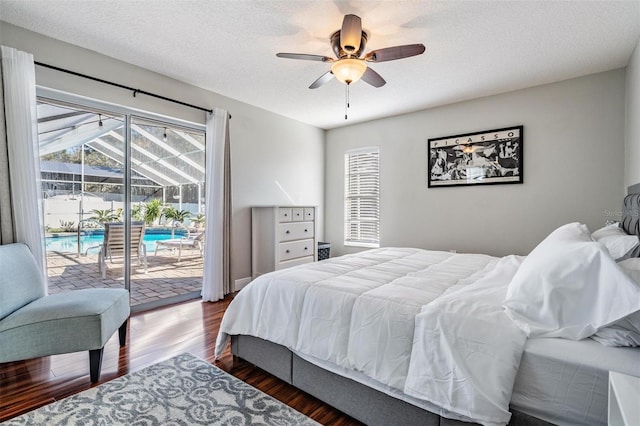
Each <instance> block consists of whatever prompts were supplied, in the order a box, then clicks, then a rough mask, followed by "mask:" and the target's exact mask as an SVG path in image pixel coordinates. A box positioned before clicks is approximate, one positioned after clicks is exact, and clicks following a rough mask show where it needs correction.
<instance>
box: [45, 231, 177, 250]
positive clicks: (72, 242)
mask: <svg viewBox="0 0 640 426" xmlns="http://www.w3.org/2000/svg"><path fill="white" fill-rule="evenodd" d="M181 236H182V235H181V233H179V232H176V233H175V234H174V238H180V237H181ZM168 239H171V233H170V232H169V233H145V234H144V238H143V239H142V241H143V242H144V244H145V245H146V246H147V253H153V252H154V251H155V249H156V241H160V240H168ZM103 241H104V235H103V233H102V232H100V233H96V234H92V235H81V236H80V253H82V254H84V253H85V252H86V251H87V250H89V254H92V253H93V254H97V253H98V250H99V248H100V244H102V242H103ZM45 247H46V250H47V251H57V252H62V253H77V252H78V237H77V236H75V235H69V236H67V235H65V236H62V237H47V238H45Z"/></svg>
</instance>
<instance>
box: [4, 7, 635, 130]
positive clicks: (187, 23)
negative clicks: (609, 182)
mask: <svg viewBox="0 0 640 426" xmlns="http://www.w3.org/2000/svg"><path fill="white" fill-rule="evenodd" d="M348 13H353V14H356V15H358V16H360V17H361V18H362V23H363V28H364V30H365V31H367V33H368V34H369V41H368V43H367V49H366V51H369V50H373V49H379V48H383V47H389V46H394V45H400V44H411V43H423V44H424V45H425V46H426V48H427V51H426V53H425V54H423V55H421V56H417V57H412V58H406V59H402V60H398V61H394V62H384V63H379V64H372V65H371V67H372V68H373V69H374V70H375V71H377V72H378V73H379V74H381V75H382V76H383V77H384V78H385V79H386V80H387V84H386V85H385V86H384V87H382V88H378V89H376V88H374V87H372V86H369V85H367V84H366V83H364V82H358V83H355V84H354V85H353V86H352V87H351V109H350V110H349V120H348V121H345V120H344V95H345V93H344V87H345V86H344V85H342V84H340V83H338V82H337V81H336V80H333V81H331V82H329V83H327V84H326V85H324V86H322V87H320V88H319V89H315V90H310V89H308V88H307V87H308V86H309V85H310V84H311V83H312V82H313V81H314V80H315V79H316V78H317V77H319V76H320V75H321V74H323V73H324V72H326V71H328V70H329V64H325V63H320V62H308V61H299V60H291V59H280V58H276V56H275V54H276V53H277V52H297V53H310V54H317V55H327V56H332V52H331V47H330V45H329V40H328V39H329V36H330V35H331V34H332V33H333V32H334V31H335V30H337V29H339V27H340V25H341V23H342V17H343V16H344V15H345V14H348ZM0 19H2V20H4V21H6V22H9V23H12V24H15V25H17V26H20V27H24V28H27V29H30V30H33V31H36V32H39V33H42V34H45V35H48V36H50V37H53V38H56V39H59V40H62V41H65V42H68V43H72V44H75V45H78V46H81V47H84V48H87V49H90V50H94V51H96V52H100V53H102V54H105V55H108V56H111V57H114V58H117V59H120V60H123V61H126V62H129V63H132V64H135V65H138V66H141V67H143V68H147V69H150V70H153V71H156V72H159V73H162V74H165V75H168V76H170V77H173V78H176V79H178V80H182V81H185V82H187V83H190V84H193V85H196V86H199V87H202V88H205V89H208V90H211V91H214V92H217V93H220V94H222V95H225V96H228V97H230V98H234V99H237V100H240V101H243V102H246V103H248V104H251V105H255V106H258V107H261V108H264V109H266V110H269V111H273V112H275V113H278V114H281V115H284V116H287V117H291V118H293V119H296V120H299V121H302V122H305V123H309V124H312V125H314V126H317V127H321V128H333V127H338V126H342V125H345V124H351V123H355V122H360V121H366V120H371V119H375V118H379V117H384V116H389V115H395V114H400V113H403V112H409V111H415V110H419V109H424V108H428V107H433V106H437V105H443V104H448V103H452V102H457V101H461V100H466V99H471V98H476V97H480V96H486V95H491V94H496V93H502V92H507V91H511V90H517V89H521V88H525V87H530V86H535V85H539V84H545V83H549V82H553V81H559V80H564V79H567V78H572V77H577V76H580V75H586V74H592V73H596V72H601V71H606V70H610V69H614V68H619V67H623V66H625V65H626V64H627V62H628V60H629V56H630V55H631V53H632V51H633V48H634V47H635V45H636V43H637V40H638V37H639V35H640V2H638V1H635V0H634V1H552V0H547V1H408V0H405V1H337V0H336V1H317V0H316V1H300V0H286V1H278V0H274V1H244V0H240V1H239V0H228V1H224V0H218V1H206V0H154V1H140V0H138V1H131V0H129V1H125V0H91V1H89V0H85V1H81V0H76V1H69V0H30V1H24V0H23V1H15V0H0ZM113 79H114V80H115V81H118V78H117V76H114V78H113ZM124 83H126V82H124ZM142 89H144V88H142ZM231 113H233V111H231Z"/></svg>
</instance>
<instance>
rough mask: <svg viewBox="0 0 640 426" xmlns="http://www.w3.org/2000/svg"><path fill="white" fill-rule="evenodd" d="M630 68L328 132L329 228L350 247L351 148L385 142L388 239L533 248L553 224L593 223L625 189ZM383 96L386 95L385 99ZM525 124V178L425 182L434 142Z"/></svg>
mask: <svg viewBox="0 0 640 426" xmlns="http://www.w3.org/2000/svg"><path fill="white" fill-rule="evenodd" d="M624 85H625V72H624V70H623V69H619V70H613V71H609V72H605V73H601V74H595V75H590V76H586V77H581V78H576V79H573V80H567V81H563V82H559V83H555V84H549V85H544V86H539V87H535V88H530V89H526V90H520V91H516V92H511V93H506V94H501V95H497V96H491V97H486V98H481V99H476V100H472V101H467V102H461V103H457V104H453V105H448V106H443V107H439V108H433V109H429V110H424V111H419V112H415V113H411V114H405V115H400V116H396V117H389V118H385V119H381V120H376V121H372V122H368V123H363V124H357V125H353V126H349V127H343V128H338V129H333V130H330V131H328V132H327V140H326V172H325V187H326V193H325V203H326V204H325V214H326V216H325V234H326V240H327V241H329V242H331V243H332V255H339V254H343V253H346V252H351V251H355V249H353V248H347V247H344V246H343V243H342V241H343V192H344V190H343V179H344V170H343V168H344V165H343V163H344V160H343V155H344V151H345V150H347V149H353V148H356V147H364V146H379V147H380V155H381V160H380V161H381V162H380V168H381V175H380V182H381V183H380V185H381V189H380V191H381V212H380V215H381V245H382V246H415V247H423V248H428V249H438V250H449V249H455V250H457V251H459V252H482V253H489V254H493V255H505V254H510V253H516V254H527V253H528V252H529V251H530V250H531V249H532V248H533V247H535V245H536V244H537V243H538V242H539V241H540V240H541V239H542V238H544V237H545V236H546V235H547V234H548V233H549V232H550V231H551V230H553V229H554V228H555V227H557V226H559V225H561V224H564V223H567V222H571V221H581V222H584V223H586V224H587V225H588V226H589V227H590V228H591V229H595V228H596V227H600V226H602V225H603V224H604V221H605V220H606V219H607V218H609V214H608V212H617V211H619V210H620V205H621V202H622V195H623V194H624V175H623V173H624V172H623V165H624V146H625V144H624V108H625V88H624ZM381 101H382V100H381ZM520 124H522V125H524V145H523V149H524V155H523V156H524V183H523V184H520V185H515V184H512V185H487V186H471V187H470V186H466V187H447V188H442V187H441V188H427V184H426V167H427V163H426V158H427V157H426V151H427V148H426V146H427V139H428V138H436V137H442V136H447V135H455V134H462V133H468V132H474V131H480V130H488V129H496V128H501V127H508V126H513V125H520Z"/></svg>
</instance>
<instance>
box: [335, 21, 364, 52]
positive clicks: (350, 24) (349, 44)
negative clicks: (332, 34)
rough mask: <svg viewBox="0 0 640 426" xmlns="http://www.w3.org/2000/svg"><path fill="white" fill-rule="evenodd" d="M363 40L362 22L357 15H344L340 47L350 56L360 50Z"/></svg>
mask: <svg viewBox="0 0 640 426" xmlns="http://www.w3.org/2000/svg"><path fill="white" fill-rule="evenodd" d="M361 39H362V21H361V20H360V17H359V16H356V15H344V20H343V21H342V29H341V30H340V47H342V50H344V51H345V52H347V53H348V54H353V53H355V52H357V51H358V49H359V48H360V40H361Z"/></svg>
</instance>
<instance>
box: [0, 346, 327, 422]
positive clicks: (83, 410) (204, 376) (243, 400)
mask: <svg viewBox="0 0 640 426" xmlns="http://www.w3.org/2000/svg"><path fill="white" fill-rule="evenodd" d="M213 424H216V425H220V424H225V425H278V426H285V425H318V423H316V422H315V421H313V420H311V419H310V418H308V417H306V416H304V415H303V414H301V413H299V412H297V411H295V410H294V409H292V408H290V407H288V406H287V405H285V404H283V403H281V402H280V401H278V400H276V399H274V398H272V397H270V396H269V395H267V394H265V393H262V392H261V391H259V390H257V389H255V388H254V387H252V386H250V385H248V384H246V383H244V382H243V381H241V380H239V379H236V378H235V377H233V376H231V375H230V374H227V373H225V372H224V371H222V370H220V369H219V368H218V367H215V366H213V365H211V364H209V363H208V362H206V361H203V360H201V359H200V358H197V357H195V356H193V355H191V354H182V355H178V356H177V357H174V358H171V359H169V360H167V361H164V362H161V363H158V364H155V365H152V366H151V367H147V368H145V369H143V370H140V371H138V372H135V373H131V374H127V375H126V376H122V377H119V378H117V379H115V380H112V381H110V382H107V383H104V384H102V385H100V386H97V387H95V388H92V389H89V390H86V391H84V392H81V393H79V394H76V395H73V396H70V397H68V398H65V399H63V400H61V401H57V402H54V403H52V404H49V405H47V406H44V407H41V408H38V409H37V410H34V411H31V412H29V413H27V414H24V415H22V416H20V417H16V418H15V419H11V420H9V421H8V422H5V423H3V425H47V426H49V425H145V426H146V425H172V426H179V425H180V426H182V425H184V426H187V425H213Z"/></svg>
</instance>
